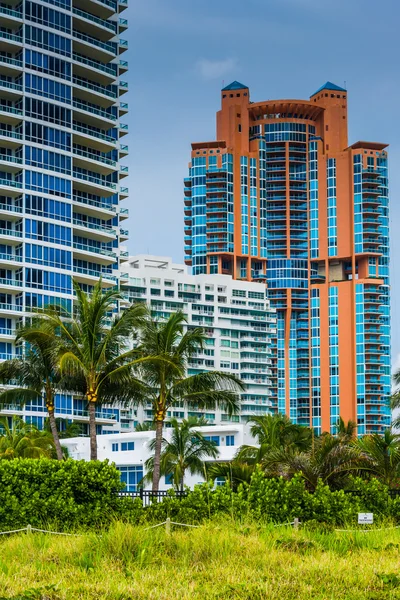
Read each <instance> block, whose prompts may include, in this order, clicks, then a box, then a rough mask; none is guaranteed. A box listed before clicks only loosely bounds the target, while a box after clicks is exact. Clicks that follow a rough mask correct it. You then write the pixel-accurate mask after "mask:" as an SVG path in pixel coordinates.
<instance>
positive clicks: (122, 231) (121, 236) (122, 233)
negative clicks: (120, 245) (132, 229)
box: [119, 229, 129, 241]
mask: <svg viewBox="0 0 400 600" xmlns="http://www.w3.org/2000/svg"><path fill="white" fill-rule="evenodd" d="M128 238H129V231H128V230H127V229H120V230H119V239H120V241H125V240H127V239H128Z"/></svg>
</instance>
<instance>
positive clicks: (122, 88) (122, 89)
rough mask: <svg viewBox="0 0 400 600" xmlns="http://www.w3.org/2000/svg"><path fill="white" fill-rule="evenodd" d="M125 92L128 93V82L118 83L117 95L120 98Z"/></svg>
mask: <svg viewBox="0 0 400 600" xmlns="http://www.w3.org/2000/svg"><path fill="white" fill-rule="evenodd" d="M127 91H128V82H127V81H120V82H119V84H118V92H119V95H120V96H121V95H122V94H126V92H127Z"/></svg>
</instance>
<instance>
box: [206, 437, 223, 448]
mask: <svg viewBox="0 0 400 600" xmlns="http://www.w3.org/2000/svg"><path fill="white" fill-rule="evenodd" d="M204 439H205V440H207V441H208V442H214V444H215V445H216V446H219V442H220V440H219V435H205V436H204Z"/></svg>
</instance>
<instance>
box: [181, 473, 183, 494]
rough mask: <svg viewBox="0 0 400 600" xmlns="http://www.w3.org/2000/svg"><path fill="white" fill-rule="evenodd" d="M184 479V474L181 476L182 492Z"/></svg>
mask: <svg viewBox="0 0 400 600" xmlns="http://www.w3.org/2000/svg"><path fill="white" fill-rule="evenodd" d="M183 479H184V475H182V477H181V492H183Z"/></svg>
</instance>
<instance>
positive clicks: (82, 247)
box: [73, 242, 117, 264]
mask: <svg viewBox="0 0 400 600" xmlns="http://www.w3.org/2000/svg"><path fill="white" fill-rule="evenodd" d="M73 249H74V256H77V255H81V256H83V257H84V258H86V259H87V255H88V254H92V255H96V256H97V260H98V261H99V262H103V263H105V264H110V263H112V262H115V260H116V258H117V255H116V254H115V252H113V251H112V250H108V249H107V248H99V247H97V246H89V244H82V243H80V242H73Z"/></svg>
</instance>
